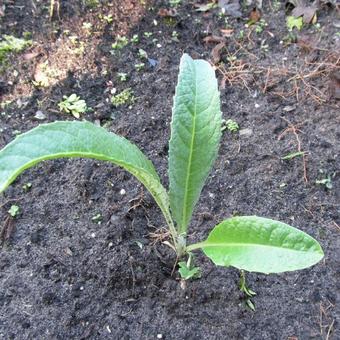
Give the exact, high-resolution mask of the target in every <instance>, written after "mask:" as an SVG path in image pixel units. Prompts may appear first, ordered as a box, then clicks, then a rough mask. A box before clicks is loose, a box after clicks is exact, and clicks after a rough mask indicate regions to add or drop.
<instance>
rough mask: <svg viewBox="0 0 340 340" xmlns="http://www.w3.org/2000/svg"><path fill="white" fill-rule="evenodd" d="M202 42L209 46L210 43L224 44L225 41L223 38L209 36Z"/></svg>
mask: <svg viewBox="0 0 340 340" xmlns="http://www.w3.org/2000/svg"><path fill="white" fill-rule="evenodd" d="M203 41H204V42H205V43H206V44H211V43H221V42H225V39H224V38H223V37H219V36H218V35H209V36H207V37H205V38H203Z"/></svg>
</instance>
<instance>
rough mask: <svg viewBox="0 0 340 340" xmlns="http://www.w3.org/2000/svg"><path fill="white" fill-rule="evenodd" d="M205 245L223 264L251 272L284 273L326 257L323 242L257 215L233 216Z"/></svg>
mask: <svg viewBox="0 0 340 340" xmlns="http://www.w3.org/2000/svg"><path fill="white" fill-rule="evenodd" d="M197 248H202V250H203V252H204V253H205V254H206V255H207V256H208V257H209V258H210V259H211V260H212V261H213V262H214V263H215V264H217V265H219V266H233V267H236V268H239V269H244V270H247V271H254V272H261V273H266V274H267V273H280V272H285V271H292V270H298V269H303V268H307V267H309V266H312V265H313V264H315V263H317V262H318V261H320V260H321V259H322V258H323V255H324V254H323V251H322V249H321V246H320V245H319V243H318V242H317V241H316V240H314V239H313V238H312V237H311V236H309V235H307V234H306V233H304V232H302V231H300V230H298V229H296V228H293V227H291V226H289V225H287V224H285V223H282V222H279V221H274V220H271V219H268V218H263V217H257V216H241V217H233V218H230V219H228V220H225V221H223V222H222V223H220V224H219V225H217V226H216V227H215V228H214V229H213V230H212V231H211V233H210V234H209V237H208V238H207V240H206V241H204V242H201V243H197V244H193V245H191V246H189V247H188V248H187V250H188V251H190V250H193V249H197Z"/></svg>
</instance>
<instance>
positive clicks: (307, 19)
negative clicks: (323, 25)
mask: <svg viewBox="0 0 340 340" xmlns="http://www.w3.org/2000/svg"><path fill="white" fill-rule="evenodd" d="M288 4H292V5H293V6H294V9H293V10H292V16H294V17H296V18H298V17H302V19H303V22H304V23H305V24H310V23H313V24H314V23H316V21H317V15H316V12H317V10H318V6H317V4H316V2H315V3H313V4H309V3H307V2H306V0H289V1H288Z"/></svg>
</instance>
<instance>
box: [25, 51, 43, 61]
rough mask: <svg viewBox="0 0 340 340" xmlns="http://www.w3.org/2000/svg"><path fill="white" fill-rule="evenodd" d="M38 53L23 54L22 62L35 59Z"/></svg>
mask: <svg viewBox="0 0 340 340" xmlns="http://www.w3.org/2000/svg"><path fill="white" fill-rule="evenodd" d="M39 54H40V53H39V52H31V53H25V54H24V56H23V57H24V60H31V59H34V58H36V57H37V56H38V55H39Z"/></svg>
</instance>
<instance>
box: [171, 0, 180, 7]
mask: <svg viewBox="0 0 340 340" xmlns="http://www.w3.org/2000/svg"><path fill="white" fill-rule="evenodd" d="M181 2H182V0H169V5H170V6H171V7H177V6H179V5H180V4H181Z"/></svg>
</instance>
